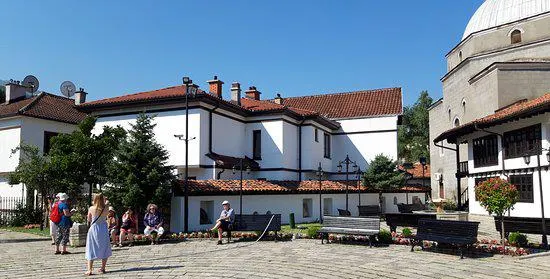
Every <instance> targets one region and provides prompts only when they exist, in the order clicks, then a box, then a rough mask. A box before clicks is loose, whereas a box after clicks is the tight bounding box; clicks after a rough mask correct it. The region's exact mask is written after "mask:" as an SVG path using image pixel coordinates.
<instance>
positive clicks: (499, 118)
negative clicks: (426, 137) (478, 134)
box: [434, 93, 550, 143]
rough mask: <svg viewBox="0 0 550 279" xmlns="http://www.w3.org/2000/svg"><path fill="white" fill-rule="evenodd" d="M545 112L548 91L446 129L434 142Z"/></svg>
mask: <svg viewBox="0 0 550 279" xmlns="http://www.w3.org/2000/svg"><path fill="white" fill-rule="evenodd" d="M546 112H550V93H547V94H545V95H542V96H540V97H538V98H535V99H532V100H528V101H519V102H516V103H514V104H512V105H510V106H508V107H504V108H502V109H500V110H498V111H496V112H495V113H493V114H491V115H487V116H485V117H483V118H479V119H476V120H474V121H471V122H468V123H466V124H464V125H461V126H458V127H455V128H452V129H450V130H447V131H445V132H443V133H442V134H441V135H439V136H438V137H436V138H435V139H434V142H440V141H442V140H447V141H448V142H450V143H456V140H457V138H458V137H461V136H463V135H466V134H469V133H472V132H474V131H476V130H477V129H479V128H480V129H483V128H489V127H492V126H495V125H499V124H502V123H506V122H508V121H513V120H516V119H520V118H525V117H530V116H534V115H537V114H541V113H546Z"/></svg>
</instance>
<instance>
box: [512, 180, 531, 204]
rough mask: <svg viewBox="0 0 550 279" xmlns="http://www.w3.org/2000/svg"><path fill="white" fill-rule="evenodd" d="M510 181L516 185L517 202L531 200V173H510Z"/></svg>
mask: <svg viewBox="0 0 550 279" xmlns="http://www.w3.org/2000/svg"><path fill="white" fill-rule="evenodd" d="M510 183H512V184H514V185H516V187H517V189H518V191H519V202H529V203H532V202H533V175H532V174H525V175H511V176H510Z"/></svg>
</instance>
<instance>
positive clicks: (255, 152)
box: [252, 130, 262, 160]
mask: <svg viewBox="0 0 550 279" xmlns="http://www.w3.org/2000/svg"><path fill="white" fill-rule="evenodd" d="M252 158H253V159H254V160H261V159H262V131H261V130H254V131H253V132H252Z"/></svg>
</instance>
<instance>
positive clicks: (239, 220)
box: [233, 214, 281, 231]
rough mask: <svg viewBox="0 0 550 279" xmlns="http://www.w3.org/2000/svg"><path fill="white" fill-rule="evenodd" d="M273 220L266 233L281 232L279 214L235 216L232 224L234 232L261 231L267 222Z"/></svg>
mask: <svg viewBox="0 0 550 279" xmlns="http://www.w3.org/2000/svg"><path fill="white" fill-rule="evenodd" d="M271 216H274V217H273V220H272V221H271V224H269V227H268V228H267V231H280V230H281V214H263V215H261V214H252V215H250V214H243V215H239V214H237V215H235V224H233V230H234V231H237V230H239V231H263V230H264V229H265V227H266V226H267V224H268V223H269V220H271Z"/></svg>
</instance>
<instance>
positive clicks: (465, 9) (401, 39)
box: [0, 0, 483, 104]
mask: <svg viewBox="0 0 550 279" xmlns="http://www.w3.org/2000/svg"><path fill="white" fill-rule="evenodd" d="M482 2H483V0H468V1H464V0H460V1H442V0H424V1H410V0H396V1H387V0H384V1H374V0H372V1H367V0H364V1H351V0H350V1H324V0H316V1H313V0H312V1H296V0H294V1H282V0H281V1H150V0H149V1H141V0H136V1H39V0H36V1H10V2H9V3H3V6H2V8H3V9H2V10H3V12H2V15H1V16H0V18H1V19H2V20H1V22H2V23H1V29H2V31H3V32H2V34H3V36H2V39H0V79H10V78H12V79H19V80H22V79H23V78H24V77H25V75H27V74H33V75H35V76H37V77H38V78H39V79H40V82H41V85H40V90H44V91H48V92H52V93H58V94H59V85H60V84H61V82H63V81H64V80H71V81H73V82H74V83H75V84H76V85H77V87H84V88H85V89H86V91H87V92H88V93H90V94H89V95H88V97H89V100H95V99H100V98H105V97H111V96H117V95H123V94H126V93H134V92H139V91H146V90H153V89H158V88H162V87H167V86H172V85H176V84H180V83H181V77H182V76H184V75H189V76H191V78H192V79H193V80H194V81H195V82H196V83H197V84H199V86H201V88H203V89H205V88H207V86H206V80H209V79H211V78H212V76H213V75H218V76H219V77H220V79H221V80H223V81H224V82H225V83H226V84H225V89H224V91H225V92H224V94H225V96H227V97H229V87H230V83H231V82H233V81H239V82H240V83H241V84H242V86H246V87H248V86H252V85H255V86H256V87H258V89H259V90H260V91H261V92H262V93H263V94H262V98H266V99H267V98H273V97H274V95H275V93H281V94H282V95H283V97H284V96H298V95H309V94H320V93H330V92H345V91H353V90H361V89H372V88H383V87H399V86H400V87H403V93H404V102H405V104H411V103H414V101H415V100H416V98H417V97H418V94H419V92H420V91H421V90H428V91H429V92H430V95H431V96H432V97H433V98H434V100H435V99H437V98H439V97H441V90H442V89H441V83H440V81H439V79H440V78H441V76H443V74H444V73H445V69H446V64H445V58H444V56H445V54H446V53H447V52H448V51H449V50H451V49H452V48H453V47H454V46H455V45H456V44H457V43H458V42H459V40H460V38H461V37H462V33H463V32H464V29H465V27H466V24H467V23H468V20H469V18H470V17H471V16H472V15H473V13H474V12H475V10H476V8H477V7H478V6H479V5H481V3H482ZM7 11H9V12H7Z"/></svg>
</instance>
